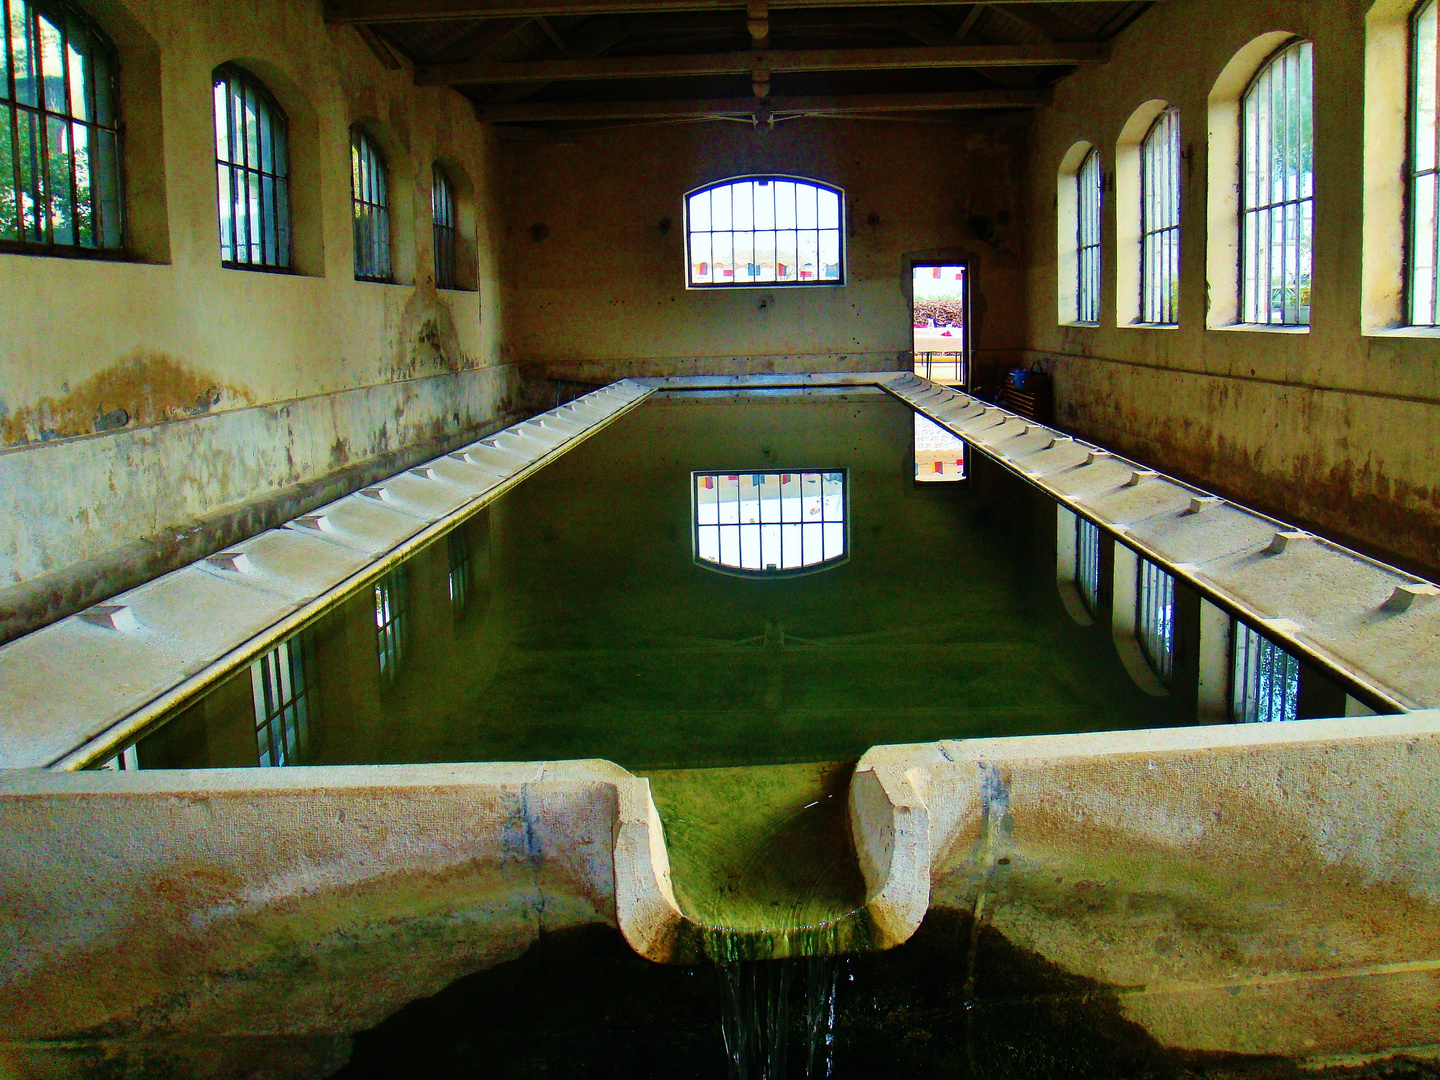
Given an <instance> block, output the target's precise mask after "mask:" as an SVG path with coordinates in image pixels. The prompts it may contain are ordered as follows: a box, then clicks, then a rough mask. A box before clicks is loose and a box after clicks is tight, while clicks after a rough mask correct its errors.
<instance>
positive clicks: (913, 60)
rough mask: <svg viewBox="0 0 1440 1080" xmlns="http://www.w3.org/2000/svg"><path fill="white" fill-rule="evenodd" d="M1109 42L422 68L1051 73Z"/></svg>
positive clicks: (466, 76)
mask: <svg viewBox="0 0 1440 1080" xmlns="http://www.w3.org/2000/svg"><path fill="white" fill-rule="evenodd" d="M1109 56H1110V48H1109V46H1108V45H1107V44H1105V43H1103V42H1088V41H1087V42H1071V43H1065V44H1047V45H946V46H938V47H931V46H914V47H907V48H880V49H794V50H785V49H780V50H769V51H766V52H734V53H699V54H695V55H679V56H624V57H604V58H599V59H585V60H530V61H473V62H469V63H462V64H425V65H420V66H418V67H416V69H415V82H416V84H417V85H420V86H455V85H464V84H475V83H492V84H502V83H516V82H565V81H573V80H588V79H643V78H675V77H680V78H684V77H689V76H701V75H746V74H749V73H751V72H754V71H769V72H771V73H775V72H800V71H901V70H922V69H936V68H997V67H1053V66H1056V65H1071V64H1103V63H1105V62H1106V61H1107V60H1108V59H1109Z"/></svg>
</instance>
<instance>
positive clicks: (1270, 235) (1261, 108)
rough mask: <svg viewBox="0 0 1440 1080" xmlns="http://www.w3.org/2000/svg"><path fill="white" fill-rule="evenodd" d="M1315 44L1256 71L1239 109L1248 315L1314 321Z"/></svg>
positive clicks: (1290, 322) (1272, 321) (1268, 320)
mask: <svg viewBox="0 0 1440 1080" xmlns="http://www.w3.org/2000/svg"><path fill="white" fill-rule="evenodd" d="M1310 53H1311V49H1310V43H1309V42H1308V41H1301V42H1296V43H1295V44H1293V45H1289V46H1286V47H1285V48H1284V49H1282V50H1281V51H1280V52H1278V53H1277V54H1276V55H1275V56H1274V57H1273V58H1271V59H1270V61H1269V62H1267V63H1266V64H1265V66H1264V67H1262V68H1261V69H1260V70H1259V72H1257V73H1256V75H1255V78H1254V79H1253V80H1252V81H1251V83H1250V87H1249V89H1247V90H1246V91H1245V97H1244V100H1243V103H1242V105H1241V109H1240V126H1241V134H1240V138H1241V146H1242V147H1243V153H1244V160H1243V162H1242V168H1241V172H1242V176H1241V185H1240V186H1241V210H1240V261H1241V265H1240V311H1241V315H1240V317H1241V320H1242V321H1243V322H1247V323H1259V324H1264V325H1269V326H1308V325H1309V323H1310V260H1311V236H1312V234H1313V231H1314V225H1315V168H1314V157H1315V138H1314V124H1313V122H1312V117H1311V107H1310V99H1311V57H1310Z"/></svg>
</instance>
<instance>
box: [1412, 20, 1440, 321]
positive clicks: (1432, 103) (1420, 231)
mask: <svg viewBox="0 0 1440 1080" xmlns="http://www.w3.org/2000/svg"><path fill="white" fill-rule="evenodd" d="M1437 14H1440V8H1437V6H1436V3H1435V0H1425V3H1422V4H1420V5H1419V6H1418V7H1416V9H1415V12H1414V14H1413V15H1412V16H1411V24H1410V33H1411V38H1410V69H1411V70H1410V76H1411V82H1410V203H1409V218H1410V220H1409V222H1408V223H1407V224H1408V226H1409V237H1408V245H1407V246H1408V249H1409V251H1408V255H1409V258H1408V260H1407V261H1408V263H1409V265H1408V267H1407V269H1408V271H1409V273H1408V274H1407V278H1408V280H1407V282H1406V285H1407V289H1406V292H1407V294H1408V300H1409V304H1408V308H1409V321H1410V324H1411V325H1412V326H1437V325H1440V275H1437V267H1440V113H1437V108H1436V97H1437V91H1440V49H1437V47H1436V42H1437Z"/></svg>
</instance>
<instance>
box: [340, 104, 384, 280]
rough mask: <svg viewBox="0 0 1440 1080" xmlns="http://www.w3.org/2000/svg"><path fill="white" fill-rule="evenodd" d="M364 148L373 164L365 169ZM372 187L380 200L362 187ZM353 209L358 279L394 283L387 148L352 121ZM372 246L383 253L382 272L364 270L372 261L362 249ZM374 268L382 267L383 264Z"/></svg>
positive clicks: (352, 218)
mask: <svg viewBox="0 0 1440 1080" xmlns="http://www.w3.org/2000/svg"><path fill="white" fill-rule="evenodd" d="M362 151H364V152H366V153H368V155H369V159H370V161H369V164H370V165H371V168H370V169H369V170H368V171H367V170H366V169H365V165H366V158H365V157H364V155H363V154H362ZM362 173H365V176H366V177H368V178H369V179H370V180H371V181H375V182H373V183H370V184H368V185H367V183H366V180H365V179H364V178H362ZM366 186H368V187H370V188H371V189H372V190H378V193H379V201H376V200H373V199H369V198H366V197H364V196H363V194H362V191H361V188H362V187H366ZM350 213H351V220H352V226H353V228H352V231H351V236H352V240H353V245H354V264H355V280H356V281H369V282H375V283H377V284H381V285H391V284H394V282H395V253H394V250H393V248H394V242H393V237H392V236H391V231H390V230H391V222H390V163H389V160H388V159H387V158H386V157H385V151H384V149H383V148H382V147H381V146H380V141H379V140H378V139H376V138H375V136H374V135H372V134H371V133H370V132H369V131H368V130H367V129H366V128H365V125H363V124H352V125H351V126H350ZM377 219H378V220H379V221H380V222H381V223H382V224H383V228H376V227H375V222H376V220H377ZM367 224H368V226H369V232H370V234H371V236H370V241H371V242H370V243H368V244H366V243H362V239H364V238H363V237H362V235H361V234H362V231H363V230H365V229H366V227H367ZM382 235H383V239H384V243H383V244H376V243H375V242H374V238H375V237H377V236H382ZM366 250H369V252H370V253H371V254H372V255H379V254H380V253H381V252H383V254H384V266H383V271H384V272H383V273H375V274H370V273H366V272H365V270H366V269H368V268H369V267H370V264H369V263H366V264H365V265H364V266H362V264H361V252H362V251H366ZM375 269H377V270H379V269H381V268H380V267H376V268H375Z"/></svg>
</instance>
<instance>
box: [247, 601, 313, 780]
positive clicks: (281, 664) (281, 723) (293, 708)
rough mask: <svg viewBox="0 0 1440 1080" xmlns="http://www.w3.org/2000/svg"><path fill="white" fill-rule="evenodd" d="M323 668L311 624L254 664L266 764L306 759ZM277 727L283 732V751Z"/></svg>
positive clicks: (260, 751) (259, 750)
mask: <svg viewBox="0 0 1440 1080" xmlns="http://www.w3.org/2000/svg"><path fill="white" fill-rule="evenodd" d="M318 668H319V665H318V664H317V663H316V657H315V641H314V634H313V631H312V630H309V629H306V630H302V631H300V633H298V634H295V635H293V636H291V637H289V638H286V639H285V640H284V641H282V642H280V643H279V644H278V645H276V646H275V648H273V649H271V650H270V651H269V652H267V653H266V654H265V655H264V656H261V657H259V658H258V659H256V660H255V661H254V662H253V663H251V665H250V689H251V694H252V696H253V699H254V705H255V754H256V762H257V763H258V764H259V765H260V767H261V768H278V767H281V766H285V765H299V764H303V763H304V759H305V757H306V756H307V755H308V751H309V749H310V735H311V729H312V727H313V721H314V719H315V711H316V705H317V701H316V686H317V678H316V676H317V674H318ZM297 683H298V684H299V685H298V686H297ZM277 699H278V700H277ZM287 720H288V721H290V723H287ZM277 730H278V731H279V733H280V744H279V751H280V752H279V753H278V754H277V753H276V741H275V734H276V731H277ZM262 733H263V737H264V740H265V741H264V742H263V743H262V741H261V738H262ZM292 736H293V739H292ZM267 759H268V760H267Z"/></svg>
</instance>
